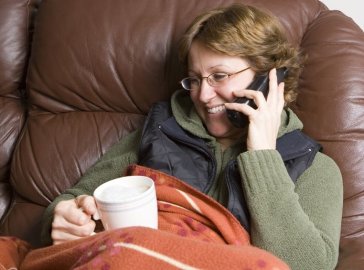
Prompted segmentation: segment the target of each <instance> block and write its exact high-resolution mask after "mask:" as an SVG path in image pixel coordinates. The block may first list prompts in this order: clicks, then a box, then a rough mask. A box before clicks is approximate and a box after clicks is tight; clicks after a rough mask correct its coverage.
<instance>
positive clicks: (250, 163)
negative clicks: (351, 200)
mask: <svg viewBox="0 0 364 270" xmlns="http://www.w3.org/2000/svg"><path fill="white" fill-rule="evenodd" d="M238 160H239V169H240V173H241V175H242V178H243V179H244V180H243V183H242V184H243V186H244V190H245V196H246V200H247V204H248V207H249V212H250V215H251V239H252V243H253V245H255V246H258V247H260V248H263V249H265V250H268V251H270V252H272V253H273V254H275V255H277V256H278V257H280V258H281V259H282V260H284V261H285V262H287V263H288V264H289V266H290V267H291V268H292V269H297V270H298V269H299V270H306V269H307V270H308V269H322V270H324V269H334V268H335V265H336V263H337V259H338V249H339V238H340V228H341V215H342V205H343V187H342V178H341V174H340V171H339V169H338V167H337V165H336V164H335V163H334V161H333V160H332V159H330V158H329V157H327V156H325V155H323V154H321V153H318V154H317V155H316V157H315V160H314V162H313V164H312V165H311V166H310V167H309V168H308V169H307V170H306V171H305V172H304V173H303V174H302V175H301V176H300V178H299V179H298V180H297V183H296V185H295V184H294V183H293V182H292V180H291V179H290V177H289V175H288V173H287V171H286V169H285V166H284V163H283V161H282V159H281V157H280V155H279V153H278V152H277V151H275V150H261V151H248V152H245V153H242V154H241V155H240V156H239V158H238Z"/></svg>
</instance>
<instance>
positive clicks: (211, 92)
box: [199, 78, 216, 103]
mask: <svg viewBox="0 0 364 270" xmlns="http://www.w3.org/2000/svg"><path fill="white" fill-rule="evenodd" d="M199 94H200V96H199V98H200V101H201V102H205V103H207V102H208V101H209V100H211V99H212V98H213V97H215V95H216V92H215V88H214V87H212V86H211V85H210V84H209V83H208V82H207V79H206V78H203V79H202V80H201V85H200V91H199Z"/></svg>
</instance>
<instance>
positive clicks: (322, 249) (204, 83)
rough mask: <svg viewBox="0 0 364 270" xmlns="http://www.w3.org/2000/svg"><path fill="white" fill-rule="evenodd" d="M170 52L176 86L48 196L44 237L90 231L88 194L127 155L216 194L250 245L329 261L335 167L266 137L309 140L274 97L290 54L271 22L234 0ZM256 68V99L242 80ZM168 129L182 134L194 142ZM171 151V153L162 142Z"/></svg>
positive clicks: (282, 93)
mask: <svg viewBox="0 0 364 270" xmlns="http://www.w3.org/2000/svg"><path fill="white" fill-rule="evenodd" d="M180 56H181V60H182V61H183V62H184V63H185V64H186V67H187V70H188V71H187V72H188V77H186V78H185V79H183V80H182V81H181V83H182V86H183V87H184V88H185V90H181V91H177V92H175V93H174V94H173V96H172V98H171V103H170V107H169V105H168V106H167V105H166V104H159V105H157V106H155V107H154V108H153V109H152V111H151V113H150V115H149V117H148V119H147V122H146V124H145V126H144V129H143V130H137V131H135V132H134V133H132V134H131V135H129V136H128V137H127V138H124V139H123V140H122V141H120V142H119V143H118V144H116V145H115V146H114V147H113V148H112V149H111V150H110V151H109V152H108V153H106V154H105V155H104V156H103V157H102V158H101V159H100V161H99V162H97V163H96V164H95V165H94V166H93V167H92V168H91V169H90V170H89V171H88V172H87V173H86V174H85V175H84V176H83V177H82V178H81V179H80V181H79V182H78V183H77V185H76V186H75V187H73V188H71V189H69V190H67V191H66V192H65V193H64V194H62V195H61V196H59V197H58V198H56V200H55V201H54V202H53V203H52V204H51V205H50V206H49V207H48V209H47V211H46V213H45V215H44V230H43V237H44V239H45V240H46V241H47V242H48V243H49V242H50V241H53V243H54V244H59V243H63V242H66V241H69V240H73V239H78V238H81V237H86V236H89V235H90V234H92V233H93V232H94V229H95V222H94V220H93V219H92V217H94V218H95V219H97V217H95V216H96V215H97V211H96V205H95V201H94V199H93V197H92V196H90V194H92V192H93V190H94V189H95V188H96V187H97V186H99V185H100V184H102V183H103V182H105V181H107V180H110V179H113V178H116V177H119V176H120V172H122V171H124V169H125V168H126V167H127V166H128V165H130V164H133V163H139V164H141V165H144V166H148V167H151V168H155V169H159V170H162V171H165V172H167V173H170V174H172V175H174V176H176V177H178V178H180V179H182V180H184V181H185V182H187V183H188V184H190V185H192V186H194V187H196V188H197V189H199V190H200V191H202V192H204V193H206V194H208V195H209V196H211V197H212V198H214V199H215V200H217V201H218V202H220V203H221V204H222V205H224V206H225V207H227V208H228V209H229V210H231V211H232V212H233V214H234V215H235V216H236V217H237V218H238V219H239V221H240V222H241V224H242V225H243V226H244V227H245V228H246V229H247V230H249V231H250V237H251V242H252V244H253V245H255V246H257V247H260V248H262V249H265V250H267V251H270V252H272V253H273V254H275V255H276V256H278V257H279V258H281V259H282V260H283V261H285V262H286V263H287V264H288V265H289V266H290V267H291V268H292V269H333V268H334V267H335V265H336V262H337V258H338V245H339V236H340V222H341V211H342V182H341V175H340V172H339V169H338V168H337V166H336V164H335V163H334V162H333V161H332V160H331V159H330V158H329V157H327V156H325V155H324V154H322V153H320V152H317V153H316V151H312V149H313V148H312V149H311V148H309V149H308V150H309V151H308V152H310V153H309V154H308V155H303V157H302V158H303V159H299V158H298V159H295V160H293V159H292V160H287V159H284V156H285V155H284V154H285V153H286V152H285V151H287V149H286V148H285V146H284V147H283V148H282V149H283V150H282V149H281V150H280V149H278V148H279V147H280V146H278V143H277V139H278V141H279V140H280V139H282V140H281V141H283V142H284V143H283V145H285V142H287V140H290V139H289V138H291V139H292V138H293V139H294V140H296V139H298V138H302V137H303V139H302V141H303V144H306V142H309V144H310V145H311V146H313V147H315V146H317V145H316V144H315V143H314V142H312V141H311V140H310V139H308V138H306V137H305V136H303V135H302V134H301V133H300V132H299V130H301V129H302V123H301V122H300V121H299V119H298V118H297V116H296V115H295V114H294V113H293V112H292V111H291V110H290V109H288V108H287V106H286V105H288V104H289V103H290V102H292V101H293V100H294V99H295V97H296V89H297V81H298V76H299V73H300V67H301V64H302V63H301V56H300V54H299V52H298V50H296V49H295V48H293V47H292V46H291V45H290V44H289V43H288V41H287V40H286V38H285V36H284V34H283V30H282V29H281V27H280V25H279V23H278V21H277V20H276V19H275V18H274V17H273V16H271V15H269V14H266V13H264V12H262V11H260V10H258V9H256V8H253V7H250V6H243V5H233V6H230V7H227V8H220V9H216V10H213V11H210V12H207V13H204V14H202V15H201V16H199V17H198V18H196V19H195V21H194V22H193V23H192V25H191V26H190V28H189V29H188V30H187V32H186V34H185V36H184V37H183V39H182V42H181V47H180ZM281 67H286V68H287V69H288V74H287V76H286V78H285V80H284V83H280V84H278V82H277V76H276V69H277V68H281ZM265 73H268V74H269V93H268V95H267V97H266V99H265V97H264V95H263V94H262V93H260V92H257V91H254V90H251V89H246V88H247V87H248V85H249V84H250V83H251V82H252V81H253V80H254V78H255V77H257V76H258V75H261V74H265ZM186 90H187V91H186ZM237 97H246V98H248V99H252V100H253V101H254V103H255V104H256V107H255V108H253V107H250V106H248V105H245V104H238V103H234V100H235V98H237ZM227 109H228V110H235V111H238V112H240V113H242V114H244V115H246V116H247V117H248V119H249V125H247V126H244V127H242V128H240V127H235V126H234V125H233V124H232V123H231V122H230V120H229V119H228V117H227V113H226V110H227ZM160 123H162V125H160ZM164 125H165V127H166V128H165V130H163V128H164ZM159 127H161V129H160V128H159ZM167 130H170V132H171V134H168V131H167ZM158 132H162V133H163V134H162V135H161V136H162V137H161V136H159V134H160V133H158ZM292 134H294V135H292ZM296 134H299V135H298V136H296ZM300 134H301V135H300ZM163 136H164V137H163ZM173 136H184V137H186V140H187V141H189V142H190V141H191V142H192V143H191V145H194V146H190V145H188V146H186V144H181V143H180V141H179V140H176V139H173ZM291 136H293V137H291ZM157 137H158V139H161V140H164V141H163V145H164V146H165V145H166V144H164V143H165V142H166V140H168V147H167V148H168V149H167V150H166V152H161V151H162V150H163V149H162V147H159V144H161V142H160V141H158V140H155V139H156V138H157ZM287 138H288V139H287ZM279 144H280V143H279ZM297 145H300V144H299V143H298V144H297ZM151 146H153V147H151ZM199 147H200V148H203V149H202V151H205V152H204V153H207V154H206V155H203V154H201V150H199V149H197V148H199ZM176 149H179V150H178V151H180V153H177V154H173V153H176V152H175V151H170V150H176ZM180 149H182V150H180ZM277 149H278V150H279V151H278V150H277ZM289 151H291V150H289ZM293 152H294V151H293ZM170 153H172V154H170ZM295 154H297V151H296V152H295ZM167 155H169V156H167ZM180 155H183V156H182V157H181V156H180ZM300 158H301V157H300ZM157 160H158V162H156V161H157ZM284 161H286V163H285V162H284ZM296 161H297V163H295V162H296ZM302 161H304V162H302ZM302 163H304V164H305V165H304V166H303V167H302ZM160 164H162V165H160ZM289 164H293V166H289ZM166 168H167V169H166ZM227 173H228V175H232V177H231V178H229V179H232V180H228V177H227V176H226V175H227ZM292 180H293V181H292ZM232 198H235V200H234V201H232ZM50 231H51V233H50Z"/></svg>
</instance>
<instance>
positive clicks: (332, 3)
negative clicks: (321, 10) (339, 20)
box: [320, 0, 364, 30]
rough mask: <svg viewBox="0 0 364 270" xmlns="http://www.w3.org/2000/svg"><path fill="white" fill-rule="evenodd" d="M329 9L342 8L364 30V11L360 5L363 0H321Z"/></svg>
mask: <svg viewBox="0 0 364 270" xmlns="http://www.w3.org/2000/svg"><path fill="white" fill-rule="evenodd" d="M320 1H321V2H322V3H324V4H325V5H326V6H327V7H328V8H329V9H333V10H340V11H341V12H343V13H344V14H345V15H346V16H349V17H351V18H352V19H353V20H354V21H355V22H356V23H357V24H358V25H359V26H360V27H361V29H362V30H364V14H363V13H364V11H363V8H362V7H360V6H362V5H363V4H360V2H361V3H363V2H362V0H320Z"/></svg>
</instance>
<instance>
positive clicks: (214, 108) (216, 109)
mask: <svg viewBox="0 0 364 270" xmlns="http://www.w3.org/2000/svg"><path fill="white" fill-rule="evenodd" d="M222 111H225V106H224V105H220V106H217V107H213V108H210V109H208V110H207V112H208V113H212V114H214V113H218V112H222Z"/></svg>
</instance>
